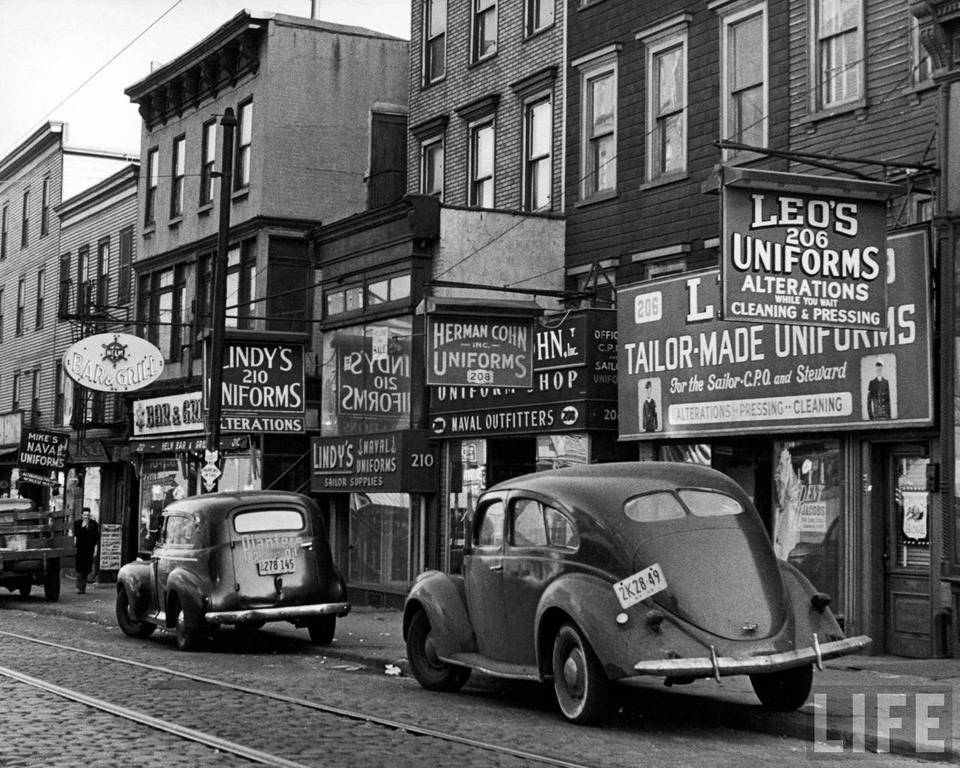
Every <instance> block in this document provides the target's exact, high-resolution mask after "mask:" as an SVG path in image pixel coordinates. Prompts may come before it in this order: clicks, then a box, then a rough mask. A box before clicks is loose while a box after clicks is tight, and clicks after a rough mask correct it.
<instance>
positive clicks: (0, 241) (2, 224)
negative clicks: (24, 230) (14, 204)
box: [0, 203, 10, 259]
mask: <svg viewBox="0 0 960 768" xmlns="http://www.w3.org/2000/svg"><path fill="white" fill-rule="evenodd" d="M8 208H9V206H8V205H7V204H6V203H4V204H3V208H2V209H0V259H5V258H7V234H8V232H9V226H10V225H9V217H8V215H7V210H8Z"/></svg>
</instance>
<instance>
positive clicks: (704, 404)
mask: <svg viewBox="0 0 960 768" xmlns="http://www.w3.org/2000/svg"><path fill="white" fill-rule="evenodd" d="M888 247H889V250H890V251H891V253H890V259H889V265H890V270H891V278H892V279H891V283H890V291H889V301H890V306H889V308H888V309H887V311H886V312H885V313H884V319H885V325H884V327H883V329H882V330H878V331H865V330H853V329H847V328H828V327H823V326H820V327H812V326H802V325H785V324H770V323H744V322H729V321H723V320H719V319H718V314H719V313H718V310H719V307H720V301H721V297H720V288H719V285H718V282H719V275H718V271H717V270H704V271H701V272H698V273H688V274H685V275H682V276H677V277H672V278H667V279H663V280H651V281H648V282H646V283H640V284H637V285H634V286H629V287H626V288H622V289H620V290H618V291H617V307H618V309H617V320H618V329H619V332H620V341H619V350H618V351H619V355H618V369H619V370H618V382H619V398H618V400H619V410H620V436H621V438H634V439H647V438H658V437H661V438H662V437H663V436H664V435H668V436H699V435H710V434H729V433H731V432H737V433H758V432H771V431H775V432H796V431H815V430H824V429H829V430H836V429H854V428H878V427H887V428H889V427H892V426H903V425H927V424H930V423H931V421H932V418H933V410H932V401H933V398H932V374H931V362H930V313H931V308H930V300H929V293H928V267H927V262H928V259H927V234H926V232H921V231H914V232H908V233H901V234H895V235H890V236H889V238H888Z"/></svg>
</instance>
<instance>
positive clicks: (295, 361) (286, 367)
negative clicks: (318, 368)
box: [204, 332, 307, 433]
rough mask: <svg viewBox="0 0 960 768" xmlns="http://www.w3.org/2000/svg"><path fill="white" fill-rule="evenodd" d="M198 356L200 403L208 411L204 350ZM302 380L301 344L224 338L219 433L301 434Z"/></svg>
mask: <svg viewBox="0 0 960 768" xmlns="http://www.w3.org/2000/svg"><path fill="white" fill-rule="evenodd" d="M208 346H209V345H208ZM204 351H205V357H206V360H205V362H204V370H205V371H206V383H205V386H204V400H205V402H206V403H207V406H206V407H207V409H208V410H209V384H210V365H211V361H210V355H209V349H205V350H204ZM304 378H305V375H304V363H303V343H302V342H300V341H291V342H288V341H279V340H277V339H276V338H275V337H274V338H266V337H261V336H258V335H256V334H250V335H246V334H242V333H239V332H238V333H237V334H236V336H235V337H230V338H227V339H226V340H225V342H224V350H223V379H222V387H221V408H222V412H221V419H220V423H221V427H222V429H223V430H224V431H227V432H281V433H282V432H303V431H304V421H305V418H306V406H307V402H306V395H305V385H304Z"/></svg>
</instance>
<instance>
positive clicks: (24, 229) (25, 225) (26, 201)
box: [20, 189, 30, 248]
mask: <svg viewBox="0 0 960 768" xmlns="http://www.w3.org/2000/svg"><path fill="white" fill-rule="evenodd" d="M28 245H30V190H29V189H25V190H23V215H22V216H21V217H20V247H21V248H26V247H27V246H28Z"/></svg>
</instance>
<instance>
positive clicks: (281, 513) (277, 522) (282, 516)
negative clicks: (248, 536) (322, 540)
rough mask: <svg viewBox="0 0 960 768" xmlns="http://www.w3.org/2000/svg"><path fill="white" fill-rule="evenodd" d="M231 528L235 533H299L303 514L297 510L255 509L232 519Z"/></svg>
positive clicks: (301, 528) (302, 526)
mask: <svg viewBox="0 0 960 768" xmlns="http://www.w3.org/2000/svg"><path fill="white" fill-rule="evenodd" d="M233 528H234V530H235V531H236V532H237V533H260V532H261V531H301V530H303V528H304V520H303V513H302V512H300V510H297V509H255V510H251V511H250V512H240V513H238V514H237V515H236V516H235V517H234V518H233Z"/></svg>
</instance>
